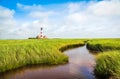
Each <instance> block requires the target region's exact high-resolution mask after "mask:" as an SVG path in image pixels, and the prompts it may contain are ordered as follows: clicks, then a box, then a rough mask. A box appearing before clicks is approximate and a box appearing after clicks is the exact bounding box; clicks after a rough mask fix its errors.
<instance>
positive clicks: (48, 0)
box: [0, 0, 102, 9]
mask: <svg viewBox="0 0 120 79" xmlns="http://www.w3.org/2000/svg"><path fill="white" fill-rule="evenodd" d="M83 1H84V2H90V1H91V0H14V1H10V0H0V5H2V6H5V7H8V8H10V9H15V8H16V4H17V3H21V4H24V5H33V4H37V5H49V4H63V3H69V2H83ZM96 1H102V0H96Z"/></svg>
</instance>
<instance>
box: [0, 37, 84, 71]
mask: <svg viewBox="0 0 120 79" xmlns="http://www.w3.org/2000/svg"><path fill="white" fill-rule="evenodd" d="M75 44H77V45H78V44H79V45H83V44H84V42H83V41H82V40H78V39H74V40H72V39H29V40H0V72H5V71H7V70H11V69H15V68H18V67H21V66H25V65H31V64H42V65H43V64H47V65H52V64H63V63H66V62H68V56H66V55H65V54H64V53H62V52H61V51H59V50H60V49H61V48H62V47H66V46H68V47H67V48H70V47H69V45H75ZM67 48H66V49H67Z"/></svg>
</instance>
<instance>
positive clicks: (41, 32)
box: [36, 27, 47, 39]
mask: <svg viewBox="0 0 120 79" xmlns="http://www.w3.org/2000/svg"><path fill="white" fill-rule="evenodd" d="M36 38H37V39H40V38H47V37H46V36H45V35H43V28H42V27H41V28H40V34H39V35H37V37H36Z"/></svg>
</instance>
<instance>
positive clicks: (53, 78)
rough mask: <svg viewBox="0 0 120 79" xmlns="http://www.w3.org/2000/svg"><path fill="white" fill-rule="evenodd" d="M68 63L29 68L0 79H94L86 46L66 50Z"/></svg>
mask: <svg viewBox="0 0 120 79" xmlns="http://www.w3.org/2000/svg"><path fill="white" fill-rule="evenodd" d="M64 53H65V54H67V55H68V56H69V63H68V64H65V65H59V66H30V67H24V68H19V69H17V70H13V71H10V72H7V73H2V74H0V79H95V78H94V75H93V67H94V65H95V60H94V57H93V56H92V55H91V54H89V51H88V50H87V49H86V46H83V47H79V48H75V49H71V50H67V51H65V52H64Z"/></svg>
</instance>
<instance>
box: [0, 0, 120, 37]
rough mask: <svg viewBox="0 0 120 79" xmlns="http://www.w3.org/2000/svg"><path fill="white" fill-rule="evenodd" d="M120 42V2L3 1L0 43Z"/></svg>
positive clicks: (89, 0) (100, 0)
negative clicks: (31, 39) (35, 39)
mask: <svg viewBox="0 0 120 79" xmlns="http://www.w3.org/2000/svg"><path fill="white" fill-rule="evenodd" d="M41 27H43V33H44V35H46V36H47V37H48V38H120V0H14V1H11V0H0V39H27V38H29V37H36V36H37V35H38V34H39V33H40V28H41Z"/></svg>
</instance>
